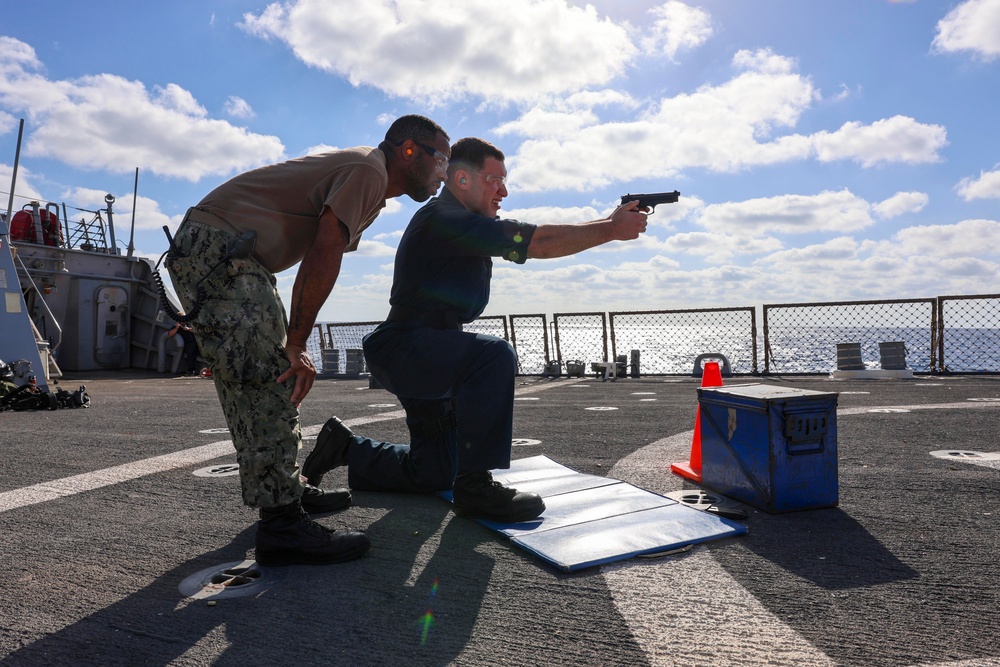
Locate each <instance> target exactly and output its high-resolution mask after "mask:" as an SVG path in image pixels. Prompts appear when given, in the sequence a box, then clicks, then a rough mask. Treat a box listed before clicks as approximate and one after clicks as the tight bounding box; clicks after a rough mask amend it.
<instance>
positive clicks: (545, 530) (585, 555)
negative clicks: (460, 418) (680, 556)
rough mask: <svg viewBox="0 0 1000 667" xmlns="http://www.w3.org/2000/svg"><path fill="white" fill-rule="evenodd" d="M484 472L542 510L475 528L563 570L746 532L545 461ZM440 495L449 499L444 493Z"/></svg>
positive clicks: (715, 518)
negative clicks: (533, 497) (539, 502)
mask: <svg viewBox="0 0 1000 667" xmlns="http://www.w3.org/2000/svg"><path fill="white" fill-rule="evenodd" d="M492 472H493V479H495V480H496V481H498V482H500V483H501V484H503V485H504V486H511V487H514V488H516V489H517V490H518V491H532V492H534V493H537V494H538V495H540V496H542V498H544V499H545V512H544V513H543V514H542V516H540V517H539V518H538V519H535V520H534V521H525V522H522V523H498V522H496V521H487V520H485V519H478V521H479V523H481V524H482V525H484V526H486V527H487V528H489V529H491V530H495V531H496V532H498V533H502V534H504V535H506V536H507V537H509V538H510V540H511V542H513V543H514V544H516V545H517V546H519V547H521V548H522V549H525V550H526V551H528V552H530V553H532V554H534V555H536V556H538V557H539V558H541V559H542V560H544V561H545V562H547V563H549V564H550V565H553V566H555V567H556V568H558V569H560V570H563V571H565V572H574V571H576V570H581V569H583V568H587V567H594V566H596V565H603V564H604V563H613V562H615V561H620V560H626V559H628V558H632V557H634V556H641V555H648V554H656V553H659V552H664V551H672V550H674V549H679V548H681V547H685V546H688V545H693V544H699V543H701V542H706V541H708V540H716V539H720V538H724V537H733V536H735V535H742V534H744V533H746V532H747V527H746V526H744V525H743V524H740V523H737V522H735V521H731V520H729V519H724V518H722V517H719V516H716V515H714V514H709V513H708V512H704V511H701V510H698V509H694V508H693V507H689V506H687V505H685V504H684V503H680V502H678V501H676V500H673V499H671V498H666V497H664V496H661V495H659V494H657V493H653V492H652V491H646V490H645V489H640V488H639V487H637V486H633V485H632V484H628V483H626V482H621V481H619V480H616V479H610V478H608V477H598V476H596V475H585V474H583V473H580V472H577V471H575V470H573V469H571V468H567V467H566V466H564V465H560V464H559V463H556V462H555V461H553V460H552V459H550V458H548V457H547V456H533V457H531V458H527V459H518V460H516V461H512V462H511V467H510V468H509V469H507V470H494V471H492ZM441 496H442V497H443V498H445V499H446V500H448V501H451V499H452V495H451V492H450V491H447V492H443V493H441Z"/></svg>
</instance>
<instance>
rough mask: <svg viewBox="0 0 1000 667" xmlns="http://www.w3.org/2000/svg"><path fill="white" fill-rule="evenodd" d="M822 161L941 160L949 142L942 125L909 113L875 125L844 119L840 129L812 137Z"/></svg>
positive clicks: (867, 163)
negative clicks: (942, 152)
mask: <svg viewBox="0 0 1000 667" xmlns="http://www.w3.org/2000/svg"><path fill="white" fill-rule="evenodd" d="M812 141H813V144H814V145H815V148H816V154H817V157H818V158H819V160H820V161H821V162H832V161H834V160H854V161H855V162H858V163H859V164H861V165H862V166H863V167H873V166H876V165H879V164H885V163H889V162H905V163H910V164H920V163H927V162H937V161H939V160H940V159H941V158H940V156H939V155H938V151H940V150H941V149H942V148H944V147H945V146H947V145H948V141H947V132H946V131H945V128H944V127H942V126H941V125H924V124H922V123H918V122H917V121H915V120H914V119H912V118H908V117H906V116H893V117H892V118H886V119H883V120H879V121H876V122H874V123H872V124H871V125H862V124H861V123H858V122H850V123H844V125H843V126H842V127H841V128H840V129H839V130H837V131H836V132H832V133H831V132H819V133H818V134H816V135H815V136H814V137H813V138H812Z"/></svg>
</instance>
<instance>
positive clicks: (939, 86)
mask: <svg viewBox="0 0 1000 667" xmlns="http://www.w3.org/2000/svg"><path fill="white" fill-rule="evenodd" d="M991 91H992V92H991ZM997 91H1000V0H964V1H940V2H938V1H933V2H932V1H930V0H912V1H906V0H896V1H895V2H893V1H890V0H813V1H810V2H803V1H802V0H758V1H756V2H734V1H733V0H706V1H703V2H690V3H688V2H680V1H679V0H667V1H666V2H658V1H654V0H643V1H640V0H598V1H595V2H591V3H589V4H582V3H577V2H569V1H567V0H502V1H500V2H498V1H497V0H492V1H490V2H485V1H483V0H434V1H433V2H432V1H430V0H424V1H423V2H420V1H416V0H397V1H395V2H393V1H390V0H364V2H358V1H357V0H352V1H350V2H348V1H346V0H289V1H287V2H265V1H252V0H197V1H193V0H171V1H170V2H160V3H140V2H135V1H134V0H129V1H127V2H126V1H125V0H94V1H91V2H86V3H66V2H64V1H63V0H34V1H33V2H10V1H6V0H5V1H3V2H2V3H0V191H2V192H5V193H6V192H7V191H8V190H9V189H10V188H9V184H10V172H11V166H12V164H13V160H14V152H15V145H16V137H17V125H18V120H19V119H21V118H24V119H25V126H26V127H25V140H24V147H23V148H22V155H21V168H20V172H19V177H18V185H17V194H18V195H19V197H18V198H17V199H15V208H20V206H21V205H23V204H24V203H25V202H26V200H25V199H22V198H21V197H20V196H24V197H36V198H41V199H43V200H44V201H53V202H66V203H67V204H68V205H70V206H78V207H81V208H99V207H100V206H102V205H103V200H104V195H105V194H106V193H112V194H114V195H115V197H117V202H116V205H115V206H116V211H117V213H118V215H117V220H118V240H119V243H120V244H124V243H127V240H128V222H129V221H130V219H131V211H132V206H133V197H132V191H133V181H134V177H135V170H136V168H138V169H139V190H138V191H139V197H138V201H137V202H136V233H135V245H136V248H137V252H139V253H140V254H143V255H146V256H151V257H158V256H159V255H160V253H162V252H163V251H164V250H165V247H166V242H165V240H164V236H163V233H162V231H161V230H160V228H161V227H162V226H163V225H165V224H166V225H169V226H170V227H172V228H173V227H176V226H177V224H178V223H179V221H180V218H181V216H182V215H183V213H184V211H185V210H186V209H187V207H188V206H191V205H194V204H195V203H197V202H198V200H199V199H200V198H201V197H202V196H203V195H204V194H205V193H207V192H208V191H209V190H211V189H212V188H213V187H215V186H216V185H217V184H218V183H220V182H222V181H224V180H226V179H227V178H229V177H231V176H232V175H234V174H236V173H238V172H240V171H243V170H246V169H249V168H252V167H255V166H259V165H263V164H267V163H270V162H274V161H279V160H282V159H287V158H292V157H296V156H300V155H304V154H306V153H309V152H315V151H321V150H324V149H329V148H331V147H347V146H357V145H372V146H374V145H377V144H378V142H379V141H380V140H381V138H382V136H383V135H384V133H385V129H386V127H387V124H388V123H389V122H391V120H392V119H393V118H395V117H397V116H399V115H402V114H406V113H422V114H425V115H428V116H430V117H432V118H434V119H435V120H436V121H438V122H439V123H440V124H441V125H442V126H444V128H445V129H446V130H447V131H448V133H449V134H450V135H451V137H452V139H453V140H454V139H458V138H460V137H464V136H480V137H484V138H486V139H488V140H490V141H492V142H494V143H496V144H497V145H498V146H499V147H500V148H501V149H502V150H504V152H505V153H506V155H507V166H508V169H509V171H510V178H509V181H510V188H509V189H510V191H511V194H510V196H509V197H508V198H507V199H506V200H505V201H504V202H503V210H502V211H501V214H502V215H507V216H510V217H515V218H518V219H521V220H526V221H529V222H541V223H544V222H582V221H586V220H593V219H597V218H600V217H603V216H604V215H607V214H608V213H609V212H610V211H611V210H612V209H613V207H614V206H615V204H616V203H617V202H618V199H619V197H620V196H621V195H623V194H625V193H628V192H632V193H634V192H660V191H667V190H674V189H677V190H680V191H681V200H680V202H679V203H678V204H674V205H663V206H660V207H658V208H657V211H656V213H655V214H654V215H653V216H651V218H650V226H649V230H648V233H647V234H646V235H644V236H643V237H642V238H641V239H639V240H637V241H633V242H627V243H625V242H617V243H613V244H609V245H606V246H603V247H601V248H599V249H594V250H590V251H587V252H584V253H581V254H580V255H577V256H575V257H572V258H564V259H558V260H535V261H529V262H528V264H526V265H524V266H515V265H512V264H507V263H505V262H502V261H498V262H497V265H496V269H495V273H494V284H493V301H492V303H491V306H490V308H489V309H488V310H487V314H505V313H509V314H518V313H542V312H545V313H552V312H581V311H595V310H604V311H618V310H652V309H665V308H697V307H725V306H751V305H760V304H762V303H795V302H813V301H839V300H853V299H895V298H920V297H931V296H937V295H947V294H992V293H996V292H998V291H1000V286H998V268H1000V250H998V248H1000V210H998V202H1000V131H998V129H997V128H998V125H997V121H996V114H997V110H996V109H997V103H996V98H997V94H998V93H997ZM2 202H3V204H4V205H6V202H7V195H6V194H4V195H3V198H2ZM416 208H417V205H416V204H415V203H414V202H412V201H410V200H409V199H406V198H402V199H397V200H393V201H392V202H391V203H390V206H389V207H388V208H387V209H386V211H385V212H384V213H383V214H382V215H381V216H380V217H379V219H378V220H377V221H376V222H375V224H374V225H373V226H372V227H371V228H369V230H368V231H367V232H366V233H365V237H364V240H363V241H362V244H361V246H360V248H359V250H358V251H357V252H355V253H352V254H351V255H348V257H347V258H346V260H345V262H344V267H343V271H342V274H341V278H340V281H339V282H338V285H337V286H336V288H335V289H334V294H333V295H332V296H331V298H330V300H329V301H328V302H327V304H326V306H325V307H324V308H323V310H322V311H321V313H320V320H321V321H361V320H374V319H380V318H381V317H382V316H383V315H384V314H385V313H386V312H387V310H388V295H389V288H390V285H391V281H392V262H393V254H394V250H395V247H396V244H397V243H398V240H399V236H400V234H401V233H402V230H403V229H404V228H405V226H406V223H407V221H408V220H409V218H410V216H411V215H412V214H413V212H414V211H415V210H416ZM293 279H294V269H293V270H291V271H288V272H285V273H283V274H281V275H280V276H279V285H280V289H281V292H282V294H283V296H284V297H285V298H286V301H287V298H288V295H289V294H290V291H291V285H292V281H293Z"/></svg>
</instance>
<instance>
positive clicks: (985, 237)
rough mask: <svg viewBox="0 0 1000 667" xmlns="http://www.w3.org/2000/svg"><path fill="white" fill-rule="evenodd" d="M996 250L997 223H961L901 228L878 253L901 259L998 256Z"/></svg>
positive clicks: (999, 225)
mask: <svg viewBox="0 0 1000 667" xmlns="http://www.w3.org/2000/svg"><path fill="white" fill-rule="evenodd" d="M997 248H1000V222H997V221H996V220H962V221H961V222H957V223H955V224H953V225H922V226H917V227H907V228H906V229H901V230H900V231H898V232H896V234H895V235H894V236H893V237H892V242H891V243H882V244H881V245H880V252H882V253H884V254H895V255H898V256H900V257H913V256H925V257H937V258H967V257H997ZM984 277H985V276H984ZM990 282H993V281H992V280H991V281H990Z"/></svg>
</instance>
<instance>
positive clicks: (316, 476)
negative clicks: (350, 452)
mask: <svg viewBox="0 0 1000 667" xmlns="http://www.w3.org/2000/svg"><path fill="white" fill-rule="evenodd" d="M353 436H354V432H353V431H351V429H349V428H347V427H346V426H345V425H344V422H342V421H340V419H338V418H337V417H330V419H328V420H327V422H326V423H325V424H323V428H322V429H321V430H320V432H319V435H318V436H316V446H315V447H313V450H312V451H311V452H309V456H307V457H306V461H305V463H303V464H302V476H303V477H305V478H306V479H307V480H309V483H310V484H312V485H313V486H319V485H320V483H321V482H322V481H323V475H325V474H326V473H328V472H329V471H331V470H333V469H334V468H339V467H340V466H346V465H347V448H348V446H349V445H350V444H351V437H353Z"/></svg>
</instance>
